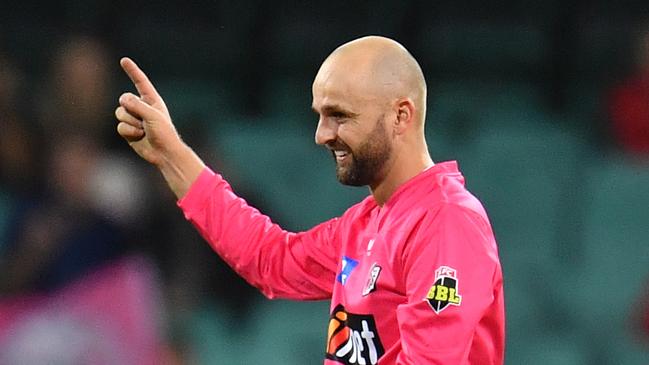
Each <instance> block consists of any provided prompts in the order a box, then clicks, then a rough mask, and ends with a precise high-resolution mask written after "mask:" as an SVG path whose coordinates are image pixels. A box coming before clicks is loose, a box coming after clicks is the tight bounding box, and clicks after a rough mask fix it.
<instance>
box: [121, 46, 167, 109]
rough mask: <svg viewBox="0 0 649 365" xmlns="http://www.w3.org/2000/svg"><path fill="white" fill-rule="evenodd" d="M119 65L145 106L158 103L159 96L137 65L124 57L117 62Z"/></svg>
mask: <svg viewBox="0 0 649 365" xmlns="http://www.w3.org/2000/svg"><path fill="white" fill-rule="evenodd" d="M119 64H120V65H121V66H122V69H124V71H125V72H126V74H127V75H128V77H129V78H130V79H131V81H132V82H133V85H135V88H136V89H137V91H138V93H139V94H140V96H141V97H142V100H144V101H145V102H146V103H147V104H153V103H157V102H158V101H160V95H158V92H157V91H156V89H155V87H154V86H153V84H152V83H151V81H149V78H148V77H147V76H146V74H145V73H144V72H143V71H142V70H141V69H140V68H139V67H138V65H137V64H136V63H135V62H133V60H132V59H130V58H128V57H124V58H122V59H121V60H120V61H119Z"/></svg>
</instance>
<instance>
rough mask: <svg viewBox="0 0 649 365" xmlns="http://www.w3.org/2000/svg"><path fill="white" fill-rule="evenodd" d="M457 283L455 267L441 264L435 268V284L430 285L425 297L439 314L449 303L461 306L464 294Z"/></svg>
mask: <svg viewBox="0 0 649 365" xmlns="http://www.w3.org/2000/svg"><path fill="white" fill-rule="evenodd" d="M457 284H458V279H457V272H456V271H455V269H453V268H450V267H448V266H440V267H439V268H438V269H437V270H435V284H433V286H431V287H430V289H429V290H428V294H426V299H425V300H426V301H427V302H428V304H430V306H431V307H432V308H433V310H434V311H435V313H437V314H439V313H440V312H441V311H443V310H444V309H445V308H446V307H448V306H449V305H456V306H459V305H460V303H462V296H461V295H460V294H459V291H458V285H457Z"/></svg>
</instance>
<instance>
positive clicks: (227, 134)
mask: <svg viewBox="0 0 649 365" xmlns="http://www.w3.org/2000/svg"><path fill="white" fill-rule="evenodd" d="M291 123H292V122H287V121H285V120H284V119H283V118H276V119H270V120H265V121H258V120H257V121H240V122H233V123H231V124H229V125H228V126H223V127H222V128H219V130H218V131H217V132H215V137H214V138H215V139H218V144H219V145H220V146H221V152H220V154H221V157H222V159H223V160H224V161H227V163H228V167H229V169H230V170H229V171H230V172H227V171H226V173H227V174H231V175H232V176H234V177H235V179H236V180H237V183H233V186H234V188H235V191H236V190H237V186H241V187H243V188H245V189H246V190H249V191H255V192H257V193H258V196H259V199H260V201H261V203H262V205H263V206H264V207H267V208H269V209H268V211H267V212H271V211H272V213H273V214H270V215H271V217H272V218H273V219H274V220H275V221H277V222H279V223H282V225H283V226H284V227H285V228H287V229H293V230H301V229H307V228H310V227H311V226H313V225H315V224H317V223H320V222H322V221H324V220H326V219H329V218H332V217H334V216H338V215H340V214H342V213H343V212H344V211H345V209H347V208H348V207H349V206H351V205H352V204H354V203H356V202H358V201H360V200H362V199H363V198H364V197H365V196H367V194H368V191H367V189H366V188H353V187H345V186H342V185H340V184H339V183H338V182H337V181H336V178H335V170H334V162H333V161H332V160H331V157H330V153H329V152H328V151H326V150H325V149H324V148H323V147H319V146H317V145H316V144H315V143H314V141H313V138H314V137H313V133H314V129H310V128H305V129H299V128H295V127H291ZM226 176H227V175H226ZM239 184H241V185H239Z"/></svg>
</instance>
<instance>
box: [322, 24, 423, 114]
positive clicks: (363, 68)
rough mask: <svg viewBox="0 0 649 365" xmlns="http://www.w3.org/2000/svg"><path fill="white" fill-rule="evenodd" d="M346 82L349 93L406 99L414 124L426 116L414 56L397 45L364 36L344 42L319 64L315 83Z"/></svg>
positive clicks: (394, 42)
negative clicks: (413, 111)
mask: <svg viewBox="0 0 649 365" xmlns="http://www.w3.org/2000/svg"><path fill="white" fill-rule="evenodd" d="M333 80H336V82H339V81H344V80H346V81H347V83H348V85H345V86H346V87H348V91H349V92H350V93H354V94H356V93H357V94H358V95H362V96H363V97H366V98H373V99H374V101H377V102H381V101H390V100H395V99H399V98H409V99H411V100H412V101H413V103H414V104H415V107H416V110H417V113H416V114H417V115H416V119H417V121H418V124H420V125H423V122H424V119H425V115H426V81H425V80H424V75H423V73H422V71H421V68H420V67H419V64H418V63H417V61H416V60H415V59H414V57H413V56H412V55H411V54H410V52H408V50H406V49H405V48H404V47H403V46H402V45H401V44H399V43H398V42H396V41H394V40H392V39H389V38H385V37H379V36H368V37H363V38H359V39H355V40H353V41H351V42H348V43H345V44H343V45H342V46H340V47H338V48H337V49H336V50H334V51H333V52H332V53H331V55H329V57H327V59H326V60H325V61H324V63H323V64H322V66H321V68H320V71H319V72H318V75H317V76H316V80H315V82H314V86H315V84H316V83H327V82H328V81H333Z"/></svg>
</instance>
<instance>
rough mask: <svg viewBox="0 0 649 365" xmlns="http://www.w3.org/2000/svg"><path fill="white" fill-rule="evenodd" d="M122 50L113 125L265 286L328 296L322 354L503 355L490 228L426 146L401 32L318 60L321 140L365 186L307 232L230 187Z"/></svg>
mask: <svg viewBox="0 0 649 365" xmlns="http://www.w3.org/2000/svg"><path fill="white" fill-rule="evenodd" d="M121 64H122V67H123V68H124V70H125V71H126V73H127V74H128V75H129V76H130V78H131V79H132V80H133V82H134V84H135V86H136V88H137V90H138V92H139V94H140V96H139V97H138V96H136V95H133V94H130V93H125V94H123V95H122V96H121V97H120V106H119V107H118V108H117V109H116V111H115V114H116V116H117V119H118V120H119V124H118V125H117V130H118V132H119V134H120V135H122V136H123V137H124V138H125V139H126V140H127V141H128V142H129V144H130V145H131V147H132V148H133V149H134V150H135V151H136V152H137V153H138V154H139V155H140V156H142V157H143V158H144V159H145V160H147V161H149V162H150V163H152V164H154V165H155V166H157V167H158V168H159V169H160V171H161V172H162V174H163V176H164V178H165V179H166V181H167V183H168V184H169V186H170V187H171V189H172V190H173V191H174V193H175V194H176V196H177V197H178V198H179V199H180V200H179V202H178V205H179V206H180V208H181V209H182V210H183V211H184V214H185V217H186V218H187V219H188V220H190V221H191V222H192V223H193V224H194V225H195V226H196V228H197V229H198V230H199V231H200V232H201V234H202V235H203V236H204V237H205V238H206V240H207V241H208V242H209V243H210V245H211V246H212V247H213V248H214V250H215V251H216V252H217V253H219V254H220V255H221V256H222V257H223V258H224V259H225V260H226V261H227V262H228V263H229V264H230V265H231V266H232V267H233V268H234V269H235V270H236V271H237V272H238V273H239V274H241V275H242V276H243V277H245V278H246V279H247V280H248V281H249V282H250V283H251V284H253V285H255V286H256V287H258V288H259V289H260V290H261V291H262V292H263V293H264V294H265V295H266V296H267V297H269V298H275V297H283V298H291V299H300V300H306V299H324V298H330V299H331V319H330V322H329V330H328V339H327V344H326V354H325V357H326V359H325V364H502V362H503V352H504V303H503V291H502V274H501V268H500V263H499V260H498V253H497V248H496V243H495V240H494V238H493V233H492V231H491V228H490V225H489V221H488V219H487V216H486V213H485V211H484V209H483V208H482V206H481V204H480V203H479V202H478V200H477V199H476V198H475V197H473V196H472V195H471V194H469V193H468V192H467V191H466V190H465V189H464V179H463V177H462V175H461V174H460V173H459V171H458V170H457V165H456V163H455V162H445V163H440V164H437V165H436V164H434V163H433V161H432V159H431V158H430V156H429V154H428V148H427V146H426V141H425V138H424V119H425V111H426V84H425V81H424V77H423V74H422V71H421V69H420V67H419V65H418V64H417V62H416V61H415V60H414V58H413V57H412V56H411V55H410V54H409V53H408V51H407V50H406V49H405V48H403V47H402V46H401V45H400V44H398V43H397V42H395V41H393V40H390V39H387V38H383V37H364V38H360V39H357V40H354V41H352V42H349V43H347V44H345V45H343V46H341V47H339V48H338V49H336V50H335V51H334V52H333V53H332V54H331V55H330V56H329V57H328V58H327V59H326V60H325V62H324V63H323V65H322V67H321V68H320V70H319V72H318V74H317V76H316V78H315V81H314V83H313V109H314V111H315V112H316V113H317V114H318V115H319V120H318V127H317V130H316V134H315V139H316V143H318V144H321V145H324V146H325V147H326V148H328V149H329V150H330V151H331V153H332V155H333V157H334V159H335V163H336V174H337V177H338V180H339V181H340V182H342V183H343V184H349V185H368V186H369V188H370V191H371V195H370V196H368V197H367V198H366V199H365V200H363V201H362V202H361V203H359V204H357V205H354V206H353V207H351V208H350V209H349V210H347V211H346V212H345V213H344V214H343V215H342V216H341V217H339V218H334V219H331V220H329V221H327V222H324V223H321V224H320V225H318V226H316V227H314V228H312V229H310V230H308V231H306V232H300V233H292V232H287V231H284V230H283V229H281V228H280V227H279V226H277V225H275V224H273V223H272V222H271V221H270V219H269V218H268V217H266V216H264V215H262V214H261V213H260V212H258V211H257V210H255V209H254V208H252V207H249V206H248V205H247V204H246V203H245V201H243V200H242V199H240V198H238V197H237V196H236V195H234V193H233V192H232V190H231V189H230V187H229V185H228V184H227V183H226V182H225V181H224V180H223V178H222V177H221V176H220V175H218V174H215V173H214V172H212V170H210V169H209V168H207V167H205V165H204V164H203V162H202V161H201V160H200V159H199V158H198V157H197V156H196V155H195V154H194V153H193V152H192V150H191V149H190V148H189V147H188V146H186V145H185V144H184V143H183V142H182V141H181V139H180V138H179V137H178V134H177V133H176V131H175V129H174V127H173V124H172V122H171V119H170V117H169V113H168V111H167V109H166V107H165V104H164V102H163V100H162V99H161V98H160V96H159V95H158V94H157V92H156V91H155V89H154V87H153V85H152V84H151V82H150V81H149V80H148V79H147V77H146V76H145V74H144V73H143V72H142V71H141V70H140V69H139V68H138V67H137V66H136V65H135V63H133V61H131V60H129V59H122V61H121Z"/></svg>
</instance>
